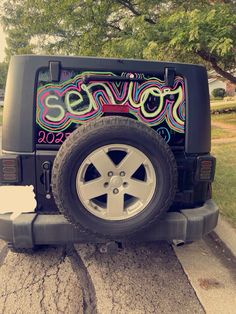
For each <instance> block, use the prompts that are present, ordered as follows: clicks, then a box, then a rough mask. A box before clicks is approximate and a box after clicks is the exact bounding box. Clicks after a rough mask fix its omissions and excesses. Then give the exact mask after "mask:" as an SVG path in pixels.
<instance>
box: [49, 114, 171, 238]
mask: <svg viewBox="0 0 236 314" xmlns="http://www.w3.org/2000/svg"><path fill="white" fill-rule="evenodd" d="M176 184H177V166H176V162H175V158H174V155H173V153H172V151H171V149H170V147H169V146H168V145H167V144H166V143H165V141H164V140H163V138H162V137H161V136H160V135H159V134H157V133H156V132H155V131H154V130H153V129H151V128H150V127H148V126H146V125H144V124H143V123H140V122H138V121H135V120H132V119H130V118H126V117H119V116H113V117H111V116H110V117H103V118H100V119H96V120H94V121H91V122H89V123H87V124H85V125H84V126H80V127H79V128H77V129H76V130H75V131H74V132H73V133H72V134H71V135H70V136H69V137H68V138H67V139H66V141H65V142H64V143H63V144H62V146H61V148H60V149H59V151H58V154H57V156H56V158H55V161H54V164H53V171H52V190H53V195H54V198H55V202H56V204H57V206H58V209H59V210H60V212H61V213H62V214H64V216H65V217H66V218H67V219H68V220H69V221H70V222H71V223H72V224H73V225H74V226H76V227H83V228H84V229H86V230H89V231H90V232H92V233H96V234H99V235H103V236H107V237H109V238H121V237H124V236H127V235H130V234H133V233H134V232H138V231H141V230H142V229H144V228H147V227H148V226H150V224H151V223H153V222H154V221H155V220H156V219H157V218H158V217H159V216H160V215H161V214H163V213H164V212H166V211H167V210H168V209H169V207H170V205H171V204H172V202H173V199H174V196H175V192H176Z"/></svg>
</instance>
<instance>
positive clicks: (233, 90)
mask: <svg viewBox="0 0 236 314" xmlns="http://www.w3.org/2000/svg"><path fill="white" fill-rule="evenodd" d="M208 75H209V79H208V84H209V93H210V96H212V91H213V90H214V89H216V88H223V89H224V90H225V91H226V96H231V97H232V96H235V95H236V84H233V83H231V82H230V81H228V80H226V79H225V78H223V77H221V76H219V75H217V74H216V73H215V72H214V71H210V72H209V73H208Z"/></svg>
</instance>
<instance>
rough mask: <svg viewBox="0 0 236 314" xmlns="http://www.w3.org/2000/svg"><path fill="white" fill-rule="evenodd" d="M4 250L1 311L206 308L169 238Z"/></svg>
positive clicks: (187, 310)
mask: <svg viewBox="0 0 236 314" xmlns="http://www.w3.org/2000/svg"><path fill="white" fill-rule="evenodd" d="M0 245H1V248H2V250H1V253H0V256H1V258H0V280H1V285H0V313H7V314H8V313H24V314H27V313H53V314H54V313H101V314H106V313H119V314H121V313H135V314H138V313H140V314H141V313H204V311H203V309H202V306H201V305H200V303H199V301H198V299H197V297H196V295H195V292H194V290H193V288H192V287H191V285H190V283H189V281H188V279H187V277H186V275H185V274H184V272H183V269H182V267H181V265H180V263H179V261H178V259H177V258H176V256H175V254H174V252H173V249H172V247H171V246H170V245H168V244H167V243H158V244H157V243H156V244H154V243H153V244H141V245H140V244H139V245H135V244H130V245H128V246H127V247H126V248H124V249H123V250H122V251H120V252H118V253H117V254H116V255H112V256H111V255H108V254H101V253H100V252H99V251H98V250H97V249H96V246H94V245H75V246H71V247H59V248H44V249H41V250H40V251H38V252H34V253H33V254H19V253H17V254H16V253H12V252H9V251H7V248H6V247H5V246H4V244H3V242H1V243H0Z"/></svg>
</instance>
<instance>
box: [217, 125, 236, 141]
mask: <svg viewBox="0 0 236 314" xmlns="http://www.w3.org/2000/svg"><path fill="white" fill-rule="evenodd" d="M230 137H236V133H234V132H232V131H230V130H225V129H222V128H218V127H216V126H212V127H211V139H212V140H215V139H220V138H230Z"/></svg>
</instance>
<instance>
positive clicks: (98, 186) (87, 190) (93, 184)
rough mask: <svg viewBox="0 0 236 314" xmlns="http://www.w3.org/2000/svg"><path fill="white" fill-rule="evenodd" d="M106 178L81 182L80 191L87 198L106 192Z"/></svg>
mask: <svg viewBox="0 0 236 314" xmlns="http://www.w3.org/2000/svg"><path fill="white" fill-rule="evenodd" d="M103 184H104V179H103V178H97V179H95V180H92V181H89V182H87V183H80V184H79V185H78V188H79V193H80V194H81V196H82V198H83V199H85V200H91V199H92V198H94V197H97V196H100V195H103V194H105V189H104V186H103Z"/></svg>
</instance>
